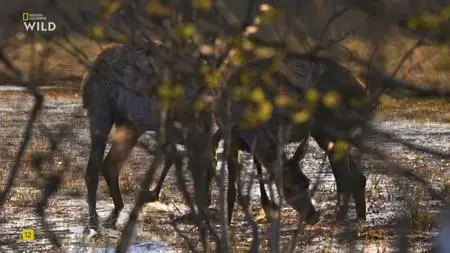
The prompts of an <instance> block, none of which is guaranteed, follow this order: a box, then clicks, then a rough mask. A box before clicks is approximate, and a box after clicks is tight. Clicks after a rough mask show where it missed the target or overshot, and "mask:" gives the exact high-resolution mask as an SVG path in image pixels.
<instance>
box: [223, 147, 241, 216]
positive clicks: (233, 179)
mask: <svg viewBox="0 0 450 253" xmlns="http://www.w3.org/2000/svg"><path fill="white" fill-rule="evenodd" d="M230 149H231V150H230V152H229V154H228V156H227V159H226V161H227V165H228V190H227V207H228V224H231V220H232V217H233V209H234V204H235V203H236V194H237V190H236V184H237V177H238V176H239V171H240V167H239V166H240V164H239V162H238V157H239V149H237V148H236V147H234V146H233V145H230Z"/></svg>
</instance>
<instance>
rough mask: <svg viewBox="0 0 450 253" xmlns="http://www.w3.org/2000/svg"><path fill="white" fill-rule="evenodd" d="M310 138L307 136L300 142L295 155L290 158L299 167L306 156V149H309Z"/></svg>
mask: <svg viewBox="0 0 450 253" xmlns="http://www.w3.org/2000/svg"><path fill="white" fill-rule="evenodd" d="M308 140H309V138H305V139H304V140H303V141H302V142H300V144H299V145H298V147H297V149H296V150H295V153H294V155H293V156H292V158H291V159H289V161H288V162H290V163H292V164H293V165H296V166H297V167H298V164H299V163H300V161H301V160H302V159H303V158H304V157H305V154H306V151H307V149H308Z"/></svg>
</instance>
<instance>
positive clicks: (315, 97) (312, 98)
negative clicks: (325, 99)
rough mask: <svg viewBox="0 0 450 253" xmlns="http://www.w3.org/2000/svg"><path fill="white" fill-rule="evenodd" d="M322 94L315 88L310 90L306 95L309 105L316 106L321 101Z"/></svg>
mask: <svg viewBox="0 0 450 253" xmlns="http://www.w3.org/2000/svg"><path fill="white" fill-rule="evenodd" d="M319 98H320V93H319V91H318V90H316V89H314V88H309V89H308V90H307V91H306V93H305V99H306V102H307V103H309V104H315V103H317V101H319Z"/></svg>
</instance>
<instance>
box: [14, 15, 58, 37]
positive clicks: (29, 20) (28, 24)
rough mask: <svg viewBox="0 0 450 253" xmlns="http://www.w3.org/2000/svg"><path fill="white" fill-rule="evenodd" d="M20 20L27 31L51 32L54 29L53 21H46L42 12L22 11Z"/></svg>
mask: <svg viewBox="0 0 450 253" xmlns="http://www.w3.org/2000/svg"><path fill="white" fill-rule="evenodd" d="M22 21H23V25H24V26H25V30H27V32H29V31H31V32H35V31H36V32H52V31H54V30H55V29H56V24H55V22H52V21H48V18H47V17H46V16H45V15H44V14H42V13H29V12H23V13H22Z"/></svg>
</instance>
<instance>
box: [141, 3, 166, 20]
mask: <svg viewBox="0 0 450 253" xmlns="http://www.w3.org/2000/svg"><path fill="white" fill-rule="evenodd" d="M145 10H146V11H147V12H148V13H149V14H150V15H151V16H158V17H165V16H167V15H169V9H168V8H167V7H166V6H164V5H162V4H161V3H160V2H159V1H158V0H150V2H149V3H148V4H147V6H146V7H145Z"/></svg>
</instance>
